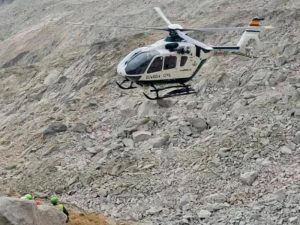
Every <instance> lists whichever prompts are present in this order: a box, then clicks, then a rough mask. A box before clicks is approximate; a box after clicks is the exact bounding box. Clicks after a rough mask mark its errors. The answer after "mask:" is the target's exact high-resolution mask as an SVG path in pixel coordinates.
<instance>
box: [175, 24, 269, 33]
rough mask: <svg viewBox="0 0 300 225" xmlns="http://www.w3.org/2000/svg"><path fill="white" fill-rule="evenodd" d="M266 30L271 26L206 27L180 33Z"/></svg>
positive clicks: (186, 29)
mask: <svg viewBox="0 0 300 225" xmlns="http://www.w3.org/2000/svg"><path fill="white" fill-rule="evenodd" d="M267 29H273V26H271V25H269V26H258V27H253V26H247V27H207V28H205V27H204V28H198V29H194V28H183V29H181V31H200V32H226V31H245V30H257V31H261V30H267Z"/></svg>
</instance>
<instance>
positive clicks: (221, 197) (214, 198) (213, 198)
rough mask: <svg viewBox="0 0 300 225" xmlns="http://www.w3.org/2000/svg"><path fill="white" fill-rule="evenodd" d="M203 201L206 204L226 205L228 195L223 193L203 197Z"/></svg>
mask: <svg viewBox="0 0 300 225" xmlns="http://www.w3.org/2000/svg"><path fill="white" fill-rule="evenodd" d="M201 201H203V202H206V203H224V202H225V201H226V195H225V194H223V193H215V194H212V195H208V196H205V197H203V198H202V199H201Z"/></svg>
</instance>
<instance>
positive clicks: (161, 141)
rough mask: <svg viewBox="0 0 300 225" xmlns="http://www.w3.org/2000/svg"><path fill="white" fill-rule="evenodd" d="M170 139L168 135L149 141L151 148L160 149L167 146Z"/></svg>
mask: <svg viewBox="0 0 300 225" xmlns="http://www.w3.org/2000/svg"><path fill="white" fill-rule="evenodd" d="M169 139H170V136H169V135H164V136H162V137H156V138H152V139H150V140H149V143H150V145H151V146H152V147H153V148H161V147H163V146H165V145H167V144H168V142H169Z"/></svg>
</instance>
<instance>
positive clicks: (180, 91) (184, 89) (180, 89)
mask: <svg viewBox="0 0 300 225" xmlns="http://www.w3.org/2000/svg"><path fill="white" fill-rule="evenodd" d="M151 87H152V88H153V89H152V90H150V92H151V93H153V92H155V96H154V97H150V96H149V95H147V94H146V93H145V92H144V95H145V97H146V98H148V99H149V100H158V99H163V98H171V97H176V96H182V95H190V94H194V93H196V91H195V90H194V89H193V88H191V85H186V84H184V83H183V84H179V85H173V86H168V87H163V88H156V87H155V85H154V84H152V85H151ZM174 88H175V90H172V91H170V92H168V93H166V94H164V95H162V96H160V95H159V92H160V91H165V90H168V89H174Z"/></svg>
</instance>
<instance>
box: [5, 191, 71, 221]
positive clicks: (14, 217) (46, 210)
mask: <svg viewBox="0 0 300 225" xmlns="http://www.w3.org/2000/svg"><path fill="white" fill-rule="evenodd" d="M65 221H66V215H64V214H63V213H62V212H61V211H60V210H58V209H57V208H55V207H52V206H47V205H41V206H36V204H35V203H34V201H28V200H22V199H16V198H9V197H0V224H1V225H64V224H66V222H65Z"/></svg>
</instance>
